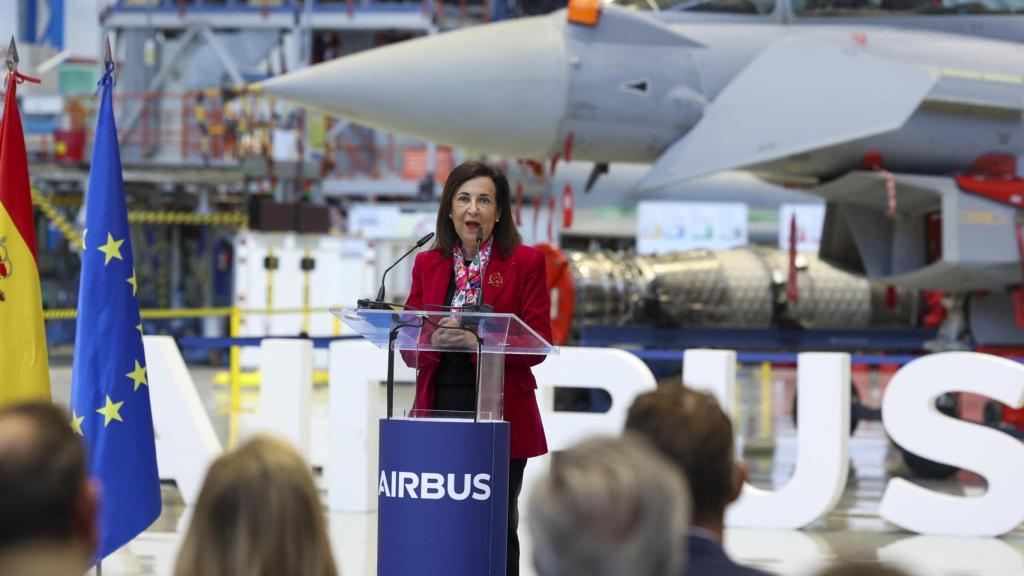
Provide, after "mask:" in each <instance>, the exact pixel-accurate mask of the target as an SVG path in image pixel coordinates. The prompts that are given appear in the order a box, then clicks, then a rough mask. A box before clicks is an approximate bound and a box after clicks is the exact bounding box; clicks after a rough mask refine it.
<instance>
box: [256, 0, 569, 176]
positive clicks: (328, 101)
mask: <svg viewBox="0 0 1024 576" xmlns="http://www.w3.org/2000/svg"><path fill="white" fill-rule="evenodd" d="M564 26H565V15H564V11H562V12H556V13H554V14H552V15H551V16H544V17H536V18H521V19H517V20H512V21H506V22H498V23H495V24H487V25H482V26H474V27H471V28H466V29H463V30H458V31H454V32H446V33H443V34H438V35H436V36H428V37H424V38H417V39H414V40H409V41H405V42H399V43H397V44H392V45H390V46H385V47H383V48H377V49H373V50H368V51H366V52H360V53H358V54H354V55H352V56H346V57H343V58H339V59H337V60H333V61H331V62H327V63H324V64H320V65H317V66H312V67H310V68H307V69H304V70H300V71H297V72H293V73H290V74H286V75H283V76H279V77H277V78H272V79H270V80H268V81H266V82H264V83H263V84H262V90H263V91H264V92H266V93H267V94H270V95H274V96H278V97H281V98H285V99H288V100H292V101H295V102H298V103H301V104H304V105H307V106H311V107H314V108H319V109H321V110H325V111H327V112H330V113H333V114H337V115H338V116H342V117H344V118H347V119H349V120H352V121H355V122H359V123H362V124H366V125H369V126H374V127H379V128H384V129H387V130H392V131H395V132H401V133H405V134H409V135H411V136H415V137H419V138H423V139H426V140H432V141H435V142H439V143H442V144H449V145H452V146H457V147H461V148H467V149H470V150H479V151H486V152H491V153H497V154H503V155H507V156H517V157H531V158H544V157H548V156H551V155H552V154H554V152H555V151H556V150H558V149H559V141H560V138H559V135H560V131H561V128H562V122H563V119H564V117H565V108H566V102H567V100H568V93H569V72H568V63H567V58H566V50H565V44H564V40H563V28H564Z"/></svg>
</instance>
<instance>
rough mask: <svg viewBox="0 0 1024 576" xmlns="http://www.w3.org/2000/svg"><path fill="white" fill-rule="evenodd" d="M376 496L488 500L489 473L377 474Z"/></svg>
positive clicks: (401, 472)
mask: <svg viewBox="0 0 1024 576" xmlns="http://www.w3.org/2000/svg"><path fill="white" fill-rule="evenodd" d="M377 495H378V497H379V496H383V497H385V498H409V499H423V500H442V499H444V498H445V497H447V498H449V499H451V500H455V501H457V502H458V501H462V500H466V499H468V498H472V499H473V500H480V501H484V500H490V498H491V475H490V474H447V475H445V474H439V473H437V472H421V473H416V472H405V471H394V470H392V471H390V472H389V471H387V470H381V471H380V482H378V484H377Z"/></svg>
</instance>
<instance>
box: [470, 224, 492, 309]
mask: <svg viewBox="0 0 1024 576" xmlns="http://www.w3.org/2000/svg"><path fill="white" fill-rule="evenodd" d="M483 245H484V229H483V227H482V226H481V227H479V228H477V229H476V253H477V257H479V256H480V249H481V248H482V247H483ZM484 284H486V282H484V271H483V270H481V271H480V298H478V299H477V302H476V306H474V309H475V310H476V311H477V312H482V313H484V314H490V313H492V312H494V306H491V305H490V304H484Z"/></svg>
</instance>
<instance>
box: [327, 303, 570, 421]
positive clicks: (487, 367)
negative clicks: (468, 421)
mask: <svg viewBox="0 0 1024 576" xmlns="http://www.w3.org/2000/svg"><path fill="white" fill-rule="evenodd" d="M331 313H332V314H334V315H335V316H337V317H338V318H340V319H341V321H342V322H344V323H345V324H346V325H348V326H349V327H350V328H352V329H353V330H355V331H356V332H357V333H359V335H360V336H363V337H364V338H366V339H367V340H369V341H370V342H372V343H374V344H375V345H377V346H378V347H380V348H382V349H385V350H388V352H389V353H391V354H393V353H394V351H396V350H397V351H399V352H401V353H402V356H403V357H404V358H405V360H406V362H407V363H408V364H409V365H410V366H411V367H413V368H416V367H417V365H418V362H419V360H420V359H421V358H424V356H423V355H425V354H436V353H438V352H459V353H477V354H478V357H477V363H476V368H477V373H476V384H477V394H476V398H477V407H476V413H475V415H474V416H475V419H476V420H482V421H497V420H501V419H502V418H503V415H504V413H503V406H504V386H505V355H506V354H538V355H541V356H547V355H549V354H557V353H558V349H557V348H556V347H555V346H552V345H551V344H550V343H548V342H547V341H546V340H544V338H542V337H541V336H540V335H539V334H537V332H536V331H534V330H533V328H530V327H529V326H528V325H527V324H526V323H525V322H523V321H522V320H521V319H520V318H519V317H518V316H516V315H515V314H504V313H496V312H490V313H480V312H469V311H461V310H439V311H422V310H370V309H362V308H336V309H332V310H331ZM445 318H454V319H455V320H456V321H457V324H458V326H457V327H445V326H442V325H441V322H442V320H443V319H445ZM449 322H450V321H449ZM439 330H448V331H459V332H462V333H463V334H464V336H465V337H464V338H463V339H462V342H461V344H460V345H457V346H450V345H449V346H445V345H440V344H438V343H437V342H438V340H439V339H438V338H435V333H436V332H437V331H439ZM388 363H389V365H388V383H387V385H388V418H391V417H392V405H393V399H394V396H393V390H394V377H393V375H394V358H393V357H389V358H388ZM428 415H429V414H417V416H428Z"/></svg>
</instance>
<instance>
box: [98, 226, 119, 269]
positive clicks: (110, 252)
mask: <svg viewBox="0 0 1024 576" xmlns="http://www.w3.org/2000/svg"><path fill="white" fill-rule="evenodd" d="M121 244H124V240H123V239H122V240H114V235H113V234H111V233H110V232H107V243H106V244H104V245H103V246H100V247H98V248H96V249H97V250H99V251H100V252H103V254H105V255H106V258H105V259H104V260H103V265H104V266H106V265H107V264H110V261H111V260H112V259H113V258H117V259H118V260H124V258H122V257H121Z"/></svg>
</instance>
